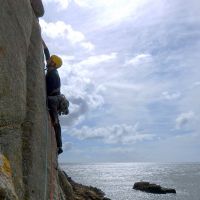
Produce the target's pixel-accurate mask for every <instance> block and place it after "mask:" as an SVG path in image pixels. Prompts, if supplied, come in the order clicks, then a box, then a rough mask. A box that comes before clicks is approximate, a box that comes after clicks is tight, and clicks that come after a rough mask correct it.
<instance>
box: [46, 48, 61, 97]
mask: <svg viewBox="0 0 200 200" xmlns="http://www.w3.org/2000/svg"><path fill="white" fill-rule="evenodd" d="M44 54H45V57H46V60H49V59H50V53H49V50H48V49H47V48H45V49H44ZM47 68H48V66H47ZM60 85H61V84H60V76H59V74H58V71H57V69H53V70H50V71H47V74H46V90H47V96H56V95H60Z"/></svg>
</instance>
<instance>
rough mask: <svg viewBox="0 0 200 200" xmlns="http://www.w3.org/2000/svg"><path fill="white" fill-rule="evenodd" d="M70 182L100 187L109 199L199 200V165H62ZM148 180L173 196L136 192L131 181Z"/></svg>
mask: <svg viewBox="0 0 200 200" xmlns="http://www.w3.org/2000/svg"><path fill="white" fill-rule="evenodd" d="M61 167H62V169H63V170H64V171H65V172H66V173H67V174H68V175H69V176H70V177H72V179H73V180H74V181H76V182H78V183H81V184H84V185H88V186H89V185H91V186H94V187H97V188H100V189H101V190H102V191H104V193H105V194H106V197H108V198H110V199H112V200H200V163H92V164H83V163H76V164H62V165H61ZM138 181H149V182H152V183H156V184H160V185H161V186H163V187H169V188H174V189H176V192H177V193H176V194H150V193H144V192H141V191H136V190H134V189H132V188H133V185H134V183H135V182H138Z"/></svg>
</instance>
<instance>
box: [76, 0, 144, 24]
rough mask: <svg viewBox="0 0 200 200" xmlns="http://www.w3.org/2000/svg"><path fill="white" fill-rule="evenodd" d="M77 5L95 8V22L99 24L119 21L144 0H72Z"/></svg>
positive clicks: (133, 11) (130, 13)
mask: <svg viewBox="0 0 200 200" xmlns="http://www.w3.org/2000/svg"><path fill="white" fill-rule="evenodd" d="M74 1H75V2H76V4H77V5H79V6H81V7H87V8H90V9H92V10H95V11H96V12H95V13H97V14H96V15H97V16H95V17H96V23H97V24H98V25H99V26H101V25H103V26H105V25H109V24H115V23H117V22H121V21H122V20H124V19H125V18H128V17H129V16H131V15H134V13H135V11H136V10H137V9H138V8H139V7H140V6H141V5H143V3H144V2H145V0H134V1H132V0H109V1H108V0H95V1H94V0H74Z"/></svg>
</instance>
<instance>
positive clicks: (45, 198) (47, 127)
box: [44, 110, 49, 200]
mask: <svg viewBox="0 0 200 200" xmlns="http://www.w3.org/2000/svg"><path fill="white" fill-rule="evenodd" d="M47 112H48V110H47ZM47 112H46V152H45V169H46V170H45V184H44V200H47V169H48V167H47V166H48V135H49V123H48V119H47V116H48V113H47Z"/></svg>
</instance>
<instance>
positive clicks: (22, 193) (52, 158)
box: [0, 0, 104, 200]
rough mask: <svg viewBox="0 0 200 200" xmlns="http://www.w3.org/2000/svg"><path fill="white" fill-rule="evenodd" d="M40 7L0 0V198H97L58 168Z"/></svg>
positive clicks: (22, 1)
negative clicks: (48, 109)
mask: <svg viewBox="0 0 200 200" xmlns="http://www.w3.org/2000/svg"><path fill="white" fill-rule="evenodd" d="M43 12H44V10H43V6H42V4H41V1H40V0H31V1H29V0H2V1H1V6H0V33H1V34H0V199H6V200H75V199H85V200H89V199H96V200H102V199H104V197H103V196H104V194H103V193H102V192H101V191H100V190H98V189H95V188H92V187H85V186H82V185H80V184H76V183H75V182H71V183H69V181H68V179H67V176H66V175H65V174H64V173H63V172H62V171H58V163H57V154H56V152H57V148H56V141H55V133H54V130H53V128H52V126H51V124H50V118H49V115H48V111H47V108H46V96H45V94H46V93H45V79H44V78H45V74H44V62H43V51H42V49H43V48H42V40H41V30H40V26H39V23H38V19H37V17H39V16H41V15H43ZM71 184H72V185H71Z"/></svg>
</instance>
